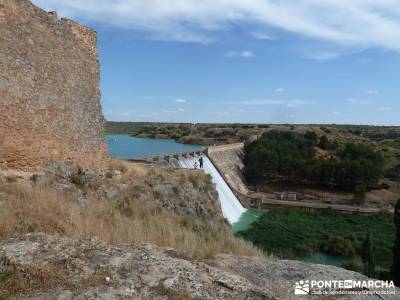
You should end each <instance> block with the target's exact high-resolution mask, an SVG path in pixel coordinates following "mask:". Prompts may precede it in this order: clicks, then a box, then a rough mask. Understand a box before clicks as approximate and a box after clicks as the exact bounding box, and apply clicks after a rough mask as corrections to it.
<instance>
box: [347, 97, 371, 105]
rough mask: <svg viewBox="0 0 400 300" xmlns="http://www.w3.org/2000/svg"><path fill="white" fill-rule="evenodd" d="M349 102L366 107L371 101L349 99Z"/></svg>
mask: <svg viewBox="0 0 400 300" xmlns="http://www.w3.org/2000/svg"><path fill="white" fill-rule="evenodd" d="M346 101H347V102H349V103H352V104H359V105H366V104H370V103H371V102H370V101H367V100H361V99H357V98H354V97H349V98H347V99H346Z"/></svg>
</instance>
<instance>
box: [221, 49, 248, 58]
mask: <svg viewBox="0 0 400 300" xmlns="http://www.w3.org/2000/svg"><path fill="white" fill-rule="evenodd" d="M225 56H226V57H243V58H252V57H254V52H253V51H250V50H245V51H228V52H226V53H225Z"/></svg>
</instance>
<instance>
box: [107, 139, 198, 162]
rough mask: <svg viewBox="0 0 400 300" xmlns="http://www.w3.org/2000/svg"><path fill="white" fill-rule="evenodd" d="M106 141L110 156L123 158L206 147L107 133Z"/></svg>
mask: <svg viewBox="0 0 400 300" xmlns="http://www.w3.org/2000/svg"><path fill="white" fill-rule="evenodd" d="M106 141H107V144H108V152H109V154H110V156H112V157H115V158H121V159H132V158H138V157H142V156H151V155H159V154H164V153H171V152H191V151H199V150H203V149H204V147H203V146H199V145H185V144H179V143H177V142H175V141H174V140H162V139H149V138H137V137H132V136H129V135H119V134H112V135H106Z"/></svg>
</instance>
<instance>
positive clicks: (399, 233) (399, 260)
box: [390, 199, 400, 286]
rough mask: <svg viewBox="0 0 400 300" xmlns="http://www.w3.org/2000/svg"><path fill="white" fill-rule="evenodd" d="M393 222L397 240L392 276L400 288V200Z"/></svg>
mask: <svg viewBox="0 0 400 300" xmlns="http://www.w3.org/2000/svg"><path fill="white" fill-rule="evenodd" d="M393 222H394V225H395V227H396V239H395V242H394V246H393V263H392V268H391V270H390V274H391V277H392V280H393V281H394V284H395V285H396V286H400V199H399V200H397V203H396V207H395V209H394V218H393Z"/></svg>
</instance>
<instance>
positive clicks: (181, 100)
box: [175, 98, 187, 103]
mask: <svg viewBox="0 0 400 300" xmlns="http://www.w3.org/2000/svg"><path fill="white" fill-rule="evenodd" d="M175 102H176V103H186V102H187V100H186V99H182V98H178V99H175Z"/></svg>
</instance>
